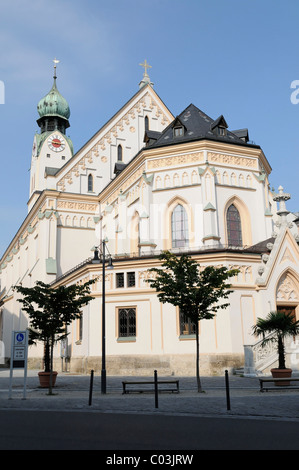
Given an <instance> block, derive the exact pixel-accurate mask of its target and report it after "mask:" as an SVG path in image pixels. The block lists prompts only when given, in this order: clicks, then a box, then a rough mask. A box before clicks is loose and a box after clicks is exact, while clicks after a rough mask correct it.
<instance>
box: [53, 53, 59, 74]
mask: <svg viewBox="0 0 299 470" xmlns="http://www.w3.org/2000/svg"><path fill="white" fill-rule="evenodd" d="M53 62H54V78H56V64H59V62H60V61H59V60H58V59H56V57H55V59H53Z"/></svg>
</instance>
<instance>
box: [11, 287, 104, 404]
mask: <svg viewBox="0 0 299 470" xmlns="http://www.w3.org/2000/svg"><path fill="white" fill-rule="evenodd" d="M95 281H96V279H94V280H90V281H87V282H85V283H84V284H81V285H75V284H72V285H70V286H63V285H62V286H58V287H57V288H55V287H52V286H51V285H49V284H45V283H43V282H41V281H37V282H36V285H35V286H34V287H22V286H14V290H15V291H17V292H18V293H19V294H21V295H22V297H20V298H18V299H17V300H18V302H20V303H22V304H23V310H24V311H25V312H27V314H28V317H29V323H30V328H28V329H29V344H35V343H36V342H37V341H41V342H43V343H44V358H43V359H44V371H42V372H39V379H40V386H41V387H46V388H47V387H49V394H50V395H51V394H52V387H53V386H54V384H55V380H56V376H57V372H56V371H53V349H54V345H55V343H57V342H58V341H61V340H62V339H64V338H65V337H66V334H67V333H66V327H67V325H70V324H71V322H72V321H73V320H75V319H76V318H79V317H80V316H81V314H82V312H81V308H82V306H83V305H86V304H88V302H89V301H90V300H92V299H93V297H92V296H91V295H90V285H91V284H93V283H94V282H95Z"/></svg>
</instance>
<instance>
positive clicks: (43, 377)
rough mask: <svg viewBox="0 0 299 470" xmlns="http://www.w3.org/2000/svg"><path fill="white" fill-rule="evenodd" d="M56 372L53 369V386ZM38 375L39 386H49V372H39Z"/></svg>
mask: <svg viewBox="0 0 299 470" xmlns="http://www.w3.org/2000/svg"><path fill="white" fill-rule="evenodd" d="M57 374H58V372H55V371H53V372H52V387H54V385H55V382H56V377H57ZM38 377H39V384H40V386H41V387H42V388H49V385H50V372H39V373H38Z"/></svg>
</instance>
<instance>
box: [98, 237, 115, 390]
mask: <svg viewBox="0 0 299 470" xmlns="http://www.w3.org/2000/svg"><path fill="white" fill-rule="evenodd" d="M105 252H106V242H105V240H103V241H102V254H101V256H102V275H103V281H102V370H101V392H102V393H103V394H105V393H106V311H105V306H106V302H105V300H106V299H105V296H106V292H105V269H106V266H105V264H106V253H105ZM93 261H94V262H100V258H99V251H98V247H95V250H94V258H93ZM107 269H113V264H112V257H111V255H110V256H109V258H108V266H107Z"/></svg>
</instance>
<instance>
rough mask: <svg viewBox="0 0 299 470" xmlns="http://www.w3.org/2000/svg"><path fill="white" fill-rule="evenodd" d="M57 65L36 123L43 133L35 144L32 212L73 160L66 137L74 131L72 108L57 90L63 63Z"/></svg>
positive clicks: (35, 139)
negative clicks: (59, 71)
mask: <svg viewBox="0 0 299 470" xmlns="http://www.w3.org/2000/svg"><path fill="white" fill-rule="evenodd" d="M53 62H54V76H53V79H54V82H53V86H52V88H51V90H50V91H49V93H47V95H46V96H44V98H42V99H41V100H40V101H39V103H38V105H37V111H38V114H39V118H38V119H37V121H36V122H37V124H38V126H39V128H40V132H39V133H36V134H35V136H34V140H33V147H32V156H31V168H30V194H29V202H28V210H30V209H31V207H32V206H33V204H34V202H35V201H36V199H37V198H38V196H39V194H40V192H41V191H43V190H45V189H56V185H55V175H56V174H57V173H58V171H59V170H60V168H61V167H62V166H63V165H64V164H65V163H66V162H67V161H68V160H69V159H70V158H71V157H72V156H73V144H72V141H71V139H70V138H69V137H67V136H66V130H67V129H68V128H69V127H70V123H69V117H70V108H69V105H68V102H67V101H66V99H65V98H64V97H63V96H62V95H61V94H60V93H59V91H58V89H57V84H56V81H57V74H56V68H57V64H58V63H59V60H57V59H54V61H53Z"/></svg>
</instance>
